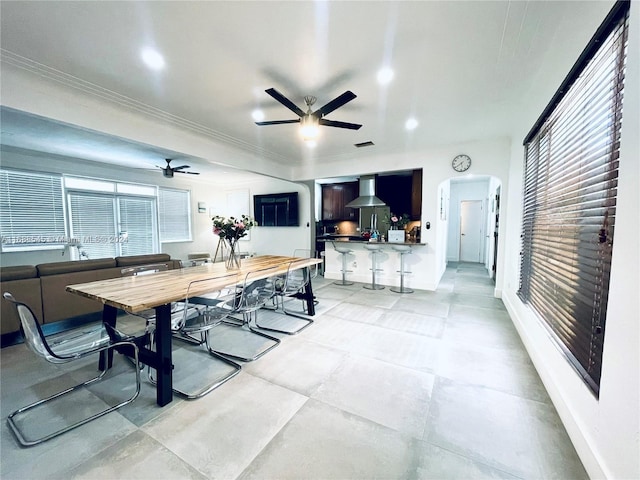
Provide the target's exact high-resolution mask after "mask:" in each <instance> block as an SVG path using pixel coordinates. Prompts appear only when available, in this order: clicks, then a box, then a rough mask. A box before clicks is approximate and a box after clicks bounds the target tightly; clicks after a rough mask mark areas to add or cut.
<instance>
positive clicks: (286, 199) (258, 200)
mask: <svg viewBox="0 0 640 480" xmlns="http://www.w3.org/2000/svg"><path fill="white" fill-rule="evenodd" d="M253 212H254V215H255V217H256V220H257V222H258V226H260V227H298V226H299V225H300V222H299V219H298V192H291V193H272V194H268V195H254V196H253Z"/></svg>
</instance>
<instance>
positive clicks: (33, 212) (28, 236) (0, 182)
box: [0, 170, 67, 252]
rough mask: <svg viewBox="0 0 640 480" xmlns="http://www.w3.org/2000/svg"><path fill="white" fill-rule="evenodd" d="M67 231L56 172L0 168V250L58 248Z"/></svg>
mask: <svg viewBox="0 0 640 480" xmlns="http://www.w3.org/2000/svg"><path fill="white" fill-rule="evenodd" d="M66 233H67V232H66V228H65V216H64V202H63V195H62V180H61V177H60V176H59V175H58V176H56V175H51V174H39V173H31V172H22V171H17V170H0V234H1V235H2V246H1V248H2V251H3V252H12V251H18V250H43V249H47V248H61V246H63V245H65V244H66V243H67V237H66Z"/></svg>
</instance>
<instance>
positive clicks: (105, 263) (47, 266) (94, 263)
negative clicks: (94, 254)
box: [37, 258, 116, 283]
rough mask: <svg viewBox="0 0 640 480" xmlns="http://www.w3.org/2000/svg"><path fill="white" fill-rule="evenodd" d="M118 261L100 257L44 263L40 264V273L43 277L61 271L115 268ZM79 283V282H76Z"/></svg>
mask: <svg viewBox="0 0 640 480" xmlns="http://www.w3.org/2000/svg"><path fill="white" fill-rule="evenodd" d="M115 266H116V261H115V259H113V258H98V259H96V260H73V261H71V262H54V263H43V264H41V265H38V266H37V268H38V274H39V275H40V276H41V277H45V276H48V275H59V274H61V273H71V272H86V271H88V270H100V269H103V268H113V267H115ZM76 283H79V282H76Z"/></svg>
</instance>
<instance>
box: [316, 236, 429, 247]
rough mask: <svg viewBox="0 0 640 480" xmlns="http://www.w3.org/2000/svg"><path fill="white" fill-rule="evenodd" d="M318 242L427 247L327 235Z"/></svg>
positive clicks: (410, 243) (358, 237) (413, 243)
mask: <svg viewBox="0 0 640 480" xmlns="http://www.w3.org/2000/svg"><path fill="white" fill-rule="evenodd" d="M316 241H317V242H325V243H326V242H349V243H380V244H384V245H426V243H418V242H370V241H369V240H366V239H364V238H362V237H360V236H356V235H327V236H322V237H316Z"/></svg>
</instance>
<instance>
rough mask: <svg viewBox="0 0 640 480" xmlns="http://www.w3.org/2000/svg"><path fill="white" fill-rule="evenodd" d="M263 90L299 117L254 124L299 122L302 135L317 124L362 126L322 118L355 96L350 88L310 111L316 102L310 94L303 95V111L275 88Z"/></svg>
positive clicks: (341, 126) (350, 128) (354, 127)
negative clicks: (305, 109)
mask: <svg viewBox="0 0 640 480" xmlns="http://www.w3.org/2000/svg"><path fill="white" fill-rule="evenodd" d="M265 92H267V93H268V94H269V95H271V96H272V97H273V98H275V99H276V100H277V101H278V102H280V103H281V104H282V105H284V106H285V107H287V108H288V109H289V110H291V111H292V112H293V113H295V114H296V115H298V117H300V118H297V119H294V120H271V121H266V122H256V125H260V126H264V125H281V124H284V123H300V126H301V130H302V135H303V137H305V129H309V130H311V129H313V128H315V127H317V126H318V125H323V126H325V127H337V128H347V129H349V130H358V129H359V128H360V127H362V125H359V124H357V123H347V122H338V121H336V120H327V119H325V118H323V117H324V116H325V115H328V114H329V113H331V112H333V111H334V110H336V109H337V108H340V107H342V106H343V105H344V104H345V103H347V102H350V101H351V100H353V99H354V98H356V95H355V93H353V92H351V91H350V90H347V91H346V92H344V93H343V94H342V95H340V96H338V97H336V98H334V99H333V100H331V101H330V102H329V103H327V104H326V105H324V106H322V107H320V108H319V109H317V110H316V111H315V112H314V111H311V106H312V105H313V104H314V103H315V102H316V97H313V96H310V95H309V96H306V97H304V102H305V104H306V106H307V111H306V112H305V111H303V110H302V109H301V108H300V107H298V106H297V105H296V104H295V103H293V102H292V101H291V100H289V99H288V98H287V97H285V96H284V95H283V94H281V93H280V92H278V91H277V90H276V89H275V88H269V89H267V90H265ZM309 136H310V135H309Z"/></svg>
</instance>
